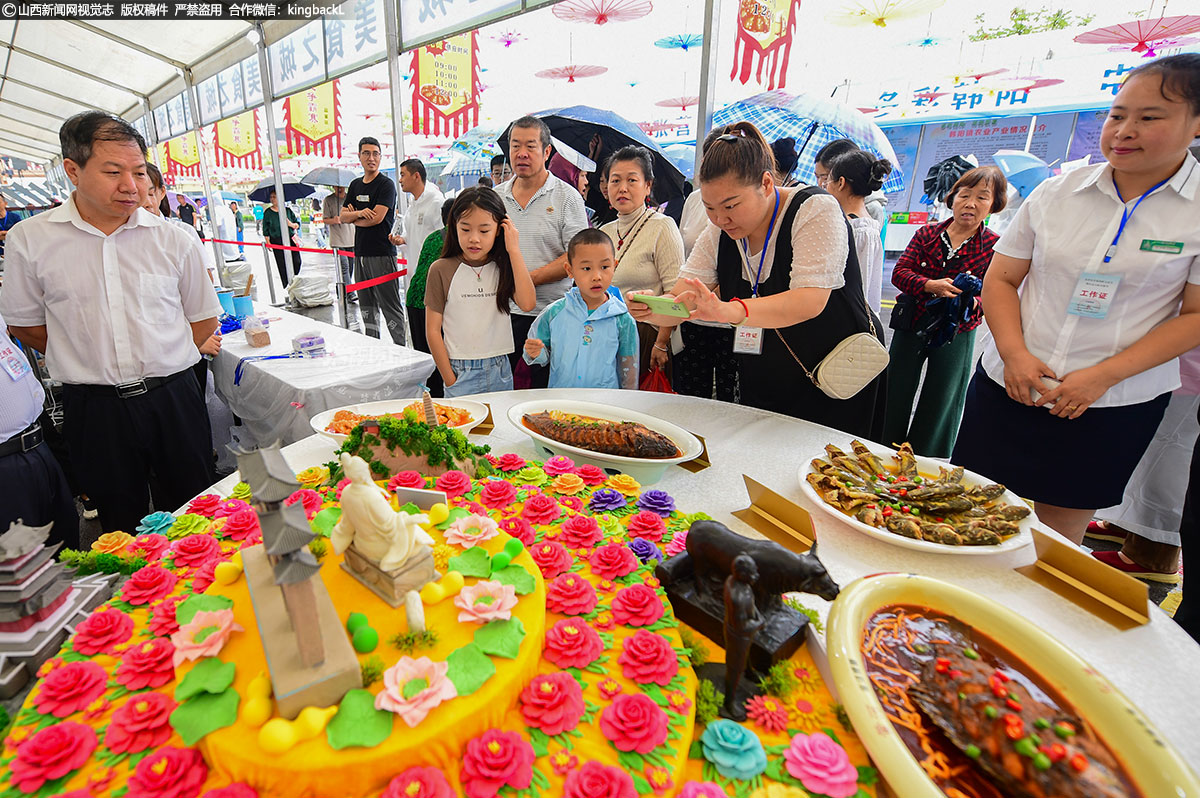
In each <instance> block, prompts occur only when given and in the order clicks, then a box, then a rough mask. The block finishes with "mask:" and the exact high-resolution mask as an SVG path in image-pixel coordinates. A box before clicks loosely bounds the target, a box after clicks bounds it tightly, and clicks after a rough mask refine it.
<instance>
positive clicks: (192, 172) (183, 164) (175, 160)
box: [162, 130, 200, 177]
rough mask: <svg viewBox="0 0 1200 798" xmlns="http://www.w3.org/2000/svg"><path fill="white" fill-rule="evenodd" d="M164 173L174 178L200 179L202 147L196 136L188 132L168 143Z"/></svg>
mask: <svg viewBox="0 0 1200 798" xmlns="http://www.w3.org/2000/svg"><path fill="white" fill-rule="evenodd" d="M166 151H167V154H166V160H165V161H164V164H165V165H164V167H163V169H162V173H163V174H164V175H171V176H172V177H181V176H187V177H200V146H199V144H198V143H197V142H196V134H195V132H193V131H190V130H189V131H188V132H187V133H184V134H183V135H182V136H176V137H175V138H173V139H171V140H170V141H168V142H167V147H166Z"/></svg>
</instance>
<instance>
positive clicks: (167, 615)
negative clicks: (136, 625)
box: [150, 597, 181, 637]
mask: <svg viewBox="0 0 1200 798" xmlns="http://www.w3.org/2000/svg"><path fill="white" fill-rule="evenodd" d="M180 598H181V597H180ZM180 598H173V599H168V600H166V601H160V602H159V603H158V604H156V605H154V611H153V612H151V613H150V634H152V635H155V636H157V637H170V636H171V635H173V634H175V633H176V632H178V631H179V622H178V621H176V620H175V608H176V607H177V606H179V601H180Z"/></svg>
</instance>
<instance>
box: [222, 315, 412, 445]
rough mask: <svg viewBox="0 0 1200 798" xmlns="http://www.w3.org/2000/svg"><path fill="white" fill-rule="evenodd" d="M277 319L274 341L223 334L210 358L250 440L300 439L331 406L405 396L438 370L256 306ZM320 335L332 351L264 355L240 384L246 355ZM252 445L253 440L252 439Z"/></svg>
mask: <svg viewBox="0 0 1200 798" xmlns="http://www.w3.org/2000/svg"><path fill="white" fill-rule="evenodd" d="M255 309H256V310H257V311H258V314H259V315H265V316H267V317H268V318H271V319H278V320H277V321H271V323H270V326H269V327H268V330H269V332H270V333H271V345H270V346H266V347H261V348H258V349H254V348H252V347H251V346H250V345H249V344H247V343H246V336H245V334H244V333H243V332H242V331H241V330H238V331H236V332H233V333H230V334H229V335H227V336H225V338H224V340H223V341H222V344H221V354H220V355H218V356H217V357H216V358H215V359H214V360H213V362H212V371H213V385H214V387H215V388H216V391H217V394H218V395H219V396H220V397H221V398H222V399H224V400H225V402H226V403H227V404H228V405H229V408H230V410H232V411H233V413H234V414H235V415H237V416H238V417H239V418H240V419H241V420H242V424H243V425H244V428H245V430H246V431H247V432H248V433H249V434H250V436H251V439H252V440H251V441H250V443H253V442H257V443H258V444H260V445H268V444H270V443H272V442H274V441H276V440H280V441H283V442H284V443H285V444H286V443H292V442H294V441H298V440H300V439H301V438H305V437H307V436H309V435H311V434H312V428H311V427H310V426H309V423H308V420H309V419H310V418H312V417H313V416H315V415H316V414H317V413H321V412H323V411H325V410H329V409H330V408H334V407H342V406H343V405H349V404H356V403H358V402H374V401H378V400H381V399H407V398H409V397H415V396H418V395H420V385H422V384H423V383H424V382H425V381H426V380H427V379H428V378H429V375H430V374H432V373H433V368H434V365H433V357H432V356H431V355H428V354H426V353H425V352H418V351H417V350H415V349H410V348H408V347H403V346H396V345H395V344H394V343H392V342H391V341H390V340H388V341H386V342H385V341H381V340H379V339H377V338H371V337H368V336H365V335H360V334H359V333H356V332H352V331H351V330H346V329H343V328H341V327H335V326H334V325H332V324H325V323H324V322H319V321H315V320H313V319H310V318H307V317H305V316H301V315H299V314H297V313H289V312H287V311H285V310H282V309H280V308H273V307H271V306H270V305H263V304H257V303H256V304H255ZM305 333H319V334H320V335H322V336H324V338H325V348H326V350H327V351H329V352H330V354H329V355H326V356H325V357H319V358H297V359H291V360H262V361H255V362H250V363H247V364H246V366H245V369H244V373H243V374H242V380H241V383H240V384H238V385H234V384H233V378H234V370H235V369H236V368H237V364H238V361H239V360H240V359H241V358H243V357H248V356H257V355H282V354H287V353H288V352H291V351H292V338H293V337H295V336H297V335H303V334H305ZM247 445H249V444H247Z"/></svg>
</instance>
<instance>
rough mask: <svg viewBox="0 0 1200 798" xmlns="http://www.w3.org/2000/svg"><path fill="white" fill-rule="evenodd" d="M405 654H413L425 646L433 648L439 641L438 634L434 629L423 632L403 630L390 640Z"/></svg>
mask: <svg viewBox="0 0 1200 798" xmlns="http://www.w3.org/2000/svg"><path fill="white" fill-rule="evenodd" d="M389 642H391V644H392V645H393V646H395V647H396V648H398V649H400V651H402V652H403V653H405V654H413V653H415V652H417V651H419V650H421V649H423V648H433V647H434V646H436V645H437V643H438V634H437V632H435V631H434V630H433V629H426V630H425V631H423V632H401V633H400V634H396V635H393V636H392V639H391V640H390V641H389Z"/></svg>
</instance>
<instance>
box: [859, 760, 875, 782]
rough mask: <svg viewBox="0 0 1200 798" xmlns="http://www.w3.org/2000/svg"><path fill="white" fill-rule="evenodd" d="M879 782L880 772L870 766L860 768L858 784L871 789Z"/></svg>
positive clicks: (860, 766)
mask: <svg viewBox="0 0 1200 798" xmlns="http://www.w3.org/2000/svg"><path fill="white" fill-rule="evenodd" d="M877 781H879V771H878V770H876V769H875V768H873V767H871V766H870V765H859V766H858V783H859V784H862V785H864V786H867V787H870V786H871V785H873V784H875V783H876V782H877Z"/></svg>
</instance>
